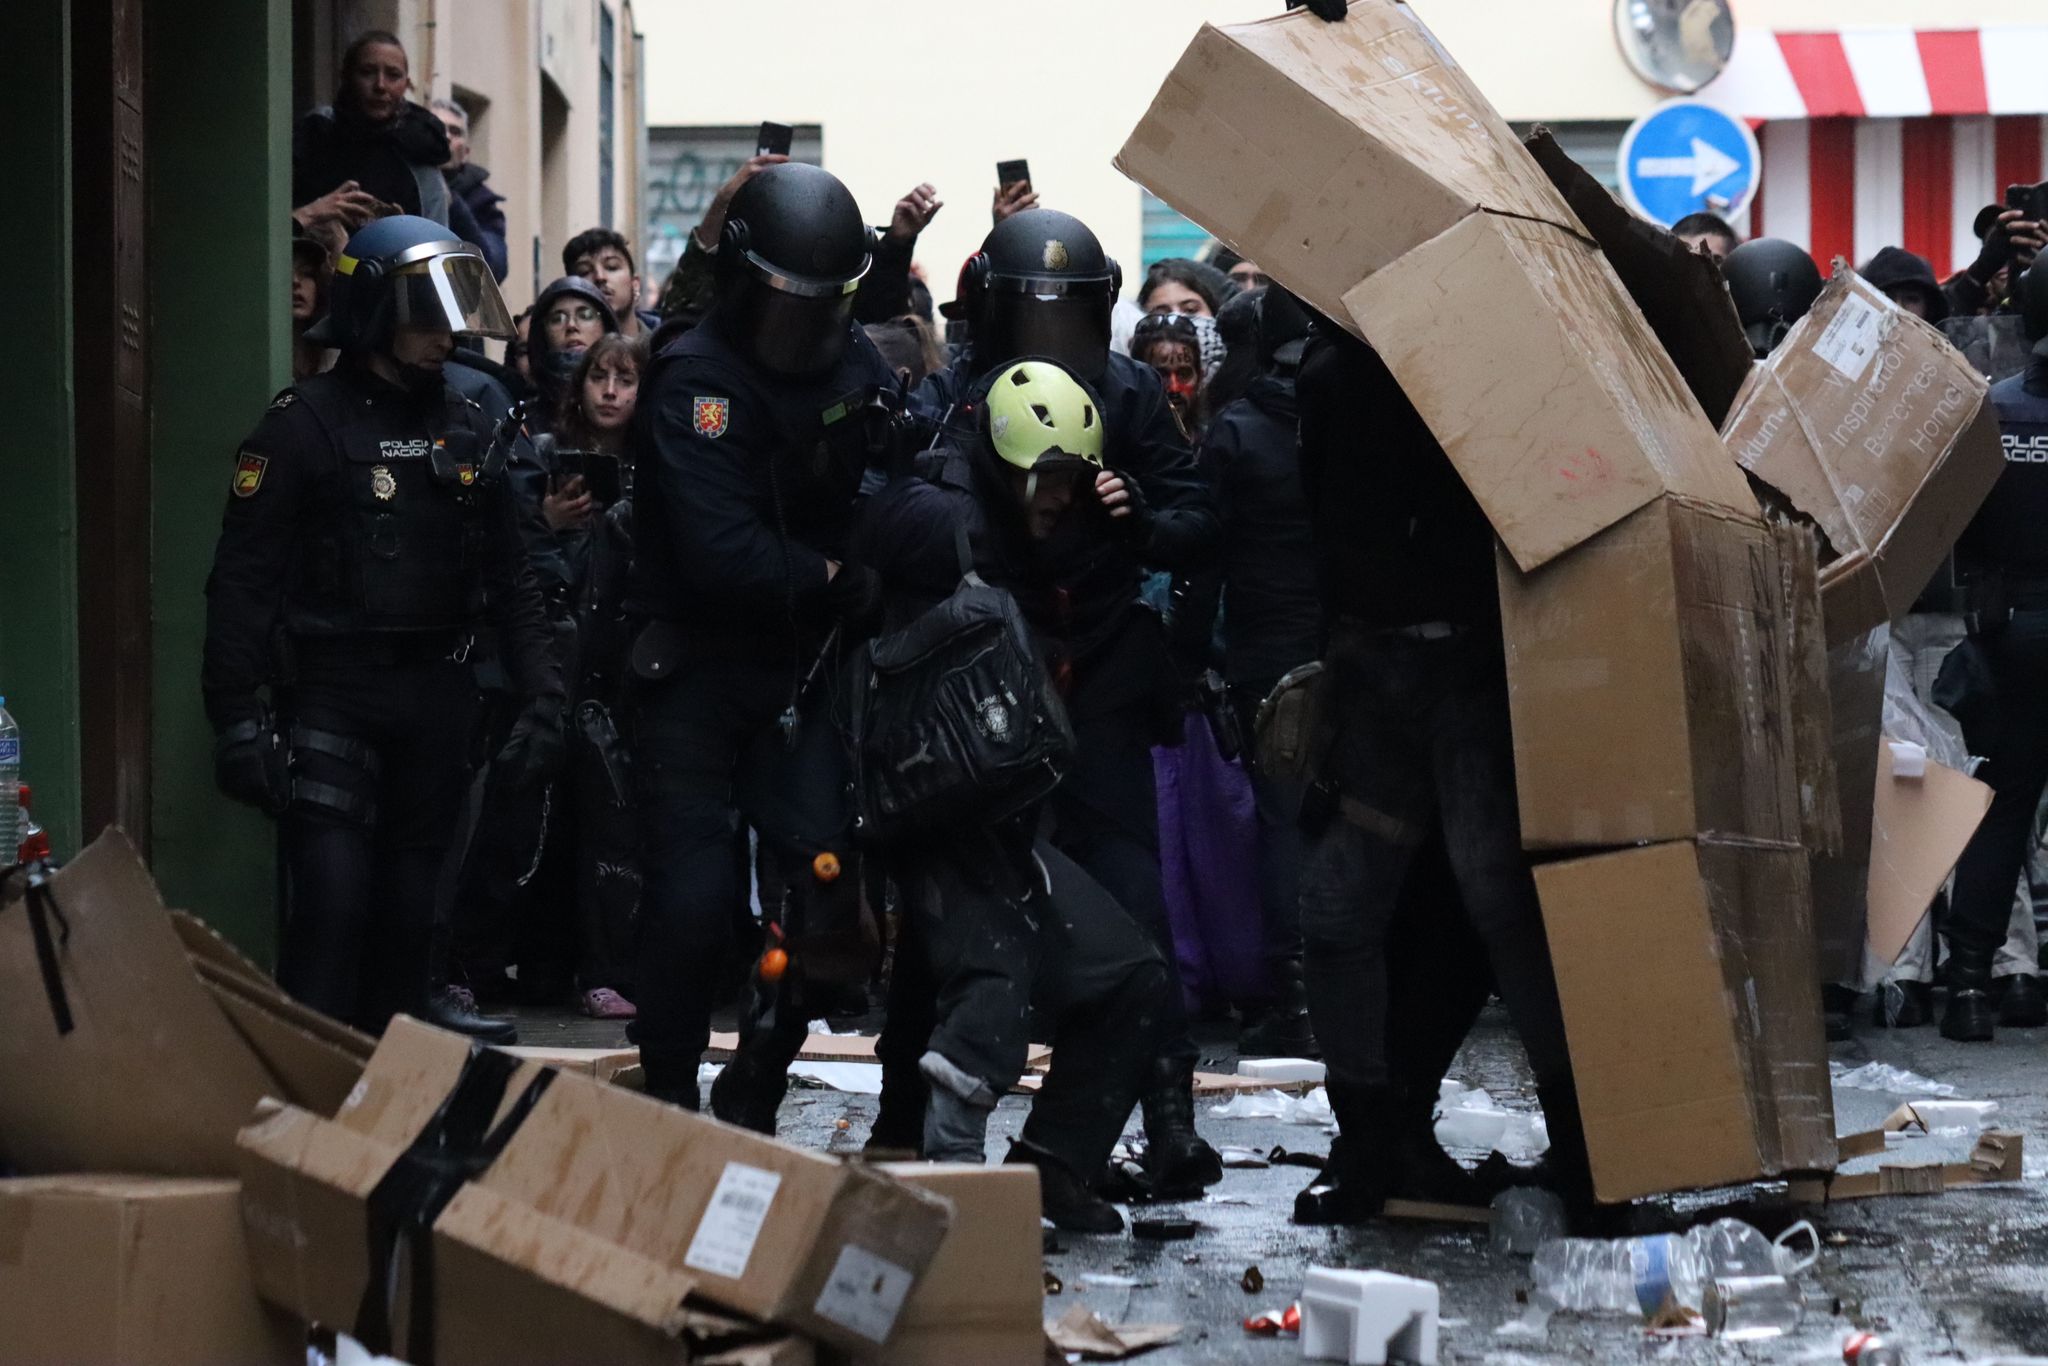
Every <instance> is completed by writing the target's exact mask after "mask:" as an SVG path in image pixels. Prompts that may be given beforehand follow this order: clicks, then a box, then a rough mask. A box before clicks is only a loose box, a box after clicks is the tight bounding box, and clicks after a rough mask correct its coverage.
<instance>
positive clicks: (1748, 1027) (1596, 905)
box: [1536, 840, 1835, 1201]
mask: <svg viewBox="0 0 2048 1366" xmlns="http://www.w3.org/2000/svg"><path fill="white" fill-rule="evenodd" d="M1536 890H1537V894H1538V896H1539V897H1540V898H1541V900H1542V903H1543V923H1544V927H1545V929H1546V930H1547V932H1548V934H1549V938H1550V950H1551V957H1552V959H1553V961H1554V962H1555V963H1556V965H1557V986H1558V995H1559V997H1560V998H1561V1000H1562V1003H1563V1006H1564V1020H1565V1032H1566V1037H1567V1040H1568V1042H1569V1043H1570V1046H1571V1053H1572V1067H1573V1071H1574V1075H1575V1076H1576V1078H1577V1082H1578V1091H1579V1111H1580V1114H1581V1116H1582V1117H1583V1119H1584V1121H1585V1126H1586V1142H1587V1145H1588V1147H1589V1148H1590V1149H1591V1152H1592V1158H1593V1183H1594V1187H1595V1190H1596V1191H1597V1193H1598V1195H1599V1197H1600V1198H1601V1199H1602V1200H1609V1201H1615V1200H1628V1199H1634V1198H1636V1197H1639V1196H1645V1195H1655V1194H1659V1193H1662V1192H1668V1191H1677V1190H1685V1189H1689V1188H1693V1187H1699V1186H1717V1185H1725V1184H1729V1183H1732V1182H1740V1181H1750V1180H1755V1179H1759V1178H1766V1177H1775V1176H1779V1175H1781V1174H1784V1173H1787V1172H1805V1171H1828V1170H1832V1169H1833V1167H1834V1164H1835V1124H1834V1099H1833V1091H1832V1089H1831V1086H1830V1084H1829V1081H1828V1055H1827V1041H1826V1039H1825V1038H1824V1036H1823V1032H1822V1029H1821V1015H1820V987H1819V979H1818V977H1817V976H1816V974H1815V971H1814V960H1813V928H1812V923H1811V920H1810V918H1809V912H1808V900H1807V885H1806V855H1805V852H1804V851H1803V850H1801V849H1800V848H1798V846H1796V845H1790V844H1781V845H1773V844H1767V843H1761V842H1753V843H1737V842H1730V841H1721V840H1697V841H1690V840H1688V841H1678V842H1675V843H1670V844H1654V845H1648V846H1645V847H1643V848H1640V849H1629V850H1623V851H1621V852H1618V853H1609V854H1598V855H1594V856H1593V857H1590V858H1583V859H1573V860H1568V861H1566V862H1561V863H1552V864H1547V865H1544V866H1541V867H1539V868H1538V869H1537V870H1536Z"/></svg>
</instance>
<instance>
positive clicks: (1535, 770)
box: [1500, 497, 1804, 849]
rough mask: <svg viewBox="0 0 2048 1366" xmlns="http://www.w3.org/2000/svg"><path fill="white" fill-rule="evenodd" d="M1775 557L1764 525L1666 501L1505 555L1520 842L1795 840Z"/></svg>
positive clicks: (1785, 647)
mask: <svg viewBox="0 0 2048 1366" xmlns="http://www.w3.org/2000/svg"><path fill="white" fill-rule="evenodd" d="M1782 569H1783V565H1782V563H1781V559H1780V554H1779V546H1778V543H1777V540H1776V538H1775V537H1774V536H1773V535H1772V533H1771V532H1770V530H1769V529H1768V528H1766V527H1765V526H1764V525H1763V523H1761V522H1759V521H1757V520H1755V519H1753V518H1747V517H1742V516H1738V515H1735V514H1732V513H1728V512H1725V511H1723V510H1721V509H1718V508H1713V507H1707V506H1702V505H1699V504H1694V503H1689V502H1686V501H1684V500H1681V499H1677V498H1669V497H1667V498H1660V499H1658V500H1657V501H1656V502H1654V503H1651V504H1650V505H1649V506H1648V507H1645V508H1643V509H1641V510H1640V511H1638V512H1635V513H1632V514H1631V515H1630V516H1629V517H1627V518H1626V519H1624V520H1623V521H1622V522H1621V523H1620V524H1619V525H1617V526H1614V527H1612V528H1610V529H1608V530H1606V531H1603V532H1601V533H1600V534H1599V535H1598V536H1595V537H1594V538H1593V539H1592V540H1590V541H1588V542H1586V543H1585V544H1584V545H1582V546H1579V547H1577V548H1575V549H1574V550H1572V551H1571V552H1570V553H1569V554H1566V555H1564V556H1563V557H1561V558H1560V559H1558V560H1556V561H1554V562H1552V563H1551V564H1548V565H1545V566H1544V567H1543V568H1541V569H1539V570H1537V571H1535V572H1534V573H1531V574H1523V573H1519V572H1517V571H1516V569H1515V568H1514V566H1513V565H1512V564H1509V563H1507V562H1506V559H1505V557H1503V559H1502V563H1501V566H1500V589H1501V593H1500V598H1501V631H1502V636H1503V639H1504V640H1505V642H1506V647H1507V674H1508V706H1509V712H1510V715H1511V718H1512V722H1513V728H1514V747H1515V782H1516V787H1517V793H1518V796H1519V799H1520V806H1521V814H1522V841H1523V843H1524V845H1526V846H1527V847H1529V848H1531V849H1573V848H1592V847H1600V846H1612V845H1623V844H1639V843H1646V842H1653V841H1660V840H1672V839H1688V838H1691V837H1692V836H1694V835H1703V834H1716V833H1718V834H1725V835H1739V836H1745V837H1749V838H1754V839H1764V840H1775V841H1783V842H1787V843H1792V842H1796V841H1798V840H1799V839H1800V837H1801V833H1802V828H1803V825H1804V815H1803V811H1802V803H1801V799H1800V793H1799V787H1798V780H1797V772H1796V770H1797V767H1798V765H1797V763H1796V762H1795V756H1794V752H1793V746H1794V734H1793V721H1792V718H1793V710H1794V708H1793V701H1794V697H1793V692H1792V684H1793V676H1794V675H1793V670H1792V668H1791V658H1790V649H1791V644H1790V642H1789V641H1788V639H1787V636H1788V634H1789V632H1790V629H1791V618H1790V616H1789V614H1788V612H1787V605H1786V603H1785V601H1784V588H1785V580H1784V577H1783V574H1782V572H1781V571H1782Z"/></svg>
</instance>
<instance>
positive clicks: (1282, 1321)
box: [1244, 1304, 1301, 1338]
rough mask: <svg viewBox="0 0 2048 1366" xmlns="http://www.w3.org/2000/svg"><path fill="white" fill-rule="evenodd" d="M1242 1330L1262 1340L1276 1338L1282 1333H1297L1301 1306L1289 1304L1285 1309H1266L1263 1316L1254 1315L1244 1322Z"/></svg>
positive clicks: (1299, 1327) (1299, 1329) (1299, 1328)
mask: <svg viewBox="0 0 2048 1366" xmlns="http://www.w3.org/2000/svg"><path fill="white" fill-rule="evenodd" d="M1244 1330H1245V1332H1247V1333H1250V1334H1252V1335H1254V1336H1256V1337H1262V1338H1277V1337H1279V1336H1281V1335H1282V1334H1283V1333H1299V1332H1300V1331H1301V1306H1300V1305H1299V1304H1290V1305H1288V1306H1287V1307H1286V1308H1285V1309H1268V1310H1267V1311H1266V1312H1265V1313H1263V1314H1254V1315H1252V1316H1251V1317H1250V1318H1248V1319H1246V1320H1245V1321H1244Z"/></svg>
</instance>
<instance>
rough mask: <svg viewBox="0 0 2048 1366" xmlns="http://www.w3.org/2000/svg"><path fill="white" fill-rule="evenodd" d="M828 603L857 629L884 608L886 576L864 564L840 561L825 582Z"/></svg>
mask: <svg viewBox="0 0 2048 1366" xmlns="http://www.w3.org/2000/svg"><path fill="white" fill-rule="evenodd" d="M825 605H826V606H827V607H828V608H830V609H831V611H832V614H833V615H834V616H836V617H838V618H839V619H840V620H841V621H843V622H845V623H846V625H847V627H848V629H849V630H852V629H857V628H858V627H859V626H860V625H861V624H862V623H864V622H867V621H871V620H873V619H874V618H875V616H876V615H878V614H879V613H880V612H881V610H882V576H881V575H880V574H877V573H876V572H875V571H874V570H872V569H870V568H868V567H867V566H866V565H864V564H842V565H840V566H839V572H838V573H837V574H834V575H833V576H832V581H831V582H830V583H828V584H826V585H825Z"/></svg>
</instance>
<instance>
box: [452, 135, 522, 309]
mask: <svg viewBox="0 0 2048 1366" xmlns="http://www.w3.org/2000/svg"><path fill="white" fill-rule="evenodd" d="M490 178H491V173H490V172H489V171H487V170H485V169H484V168H483V167H481V166H479V165H477V163H475V162H474V161H467V162H464V163H463V164H462V165H461V166H459V167H457V168H456V169H455V170H453V171H450V172H448V190H449V193H451V194H453V195H454V196H455V198H456V199H457V200H458V201H460V202H461V203H462V204H464V205H466V206H467V207H468V209H469V215H470V218H471V219H472V220H473V221H474V222H475V224H476V229H477V238H475V239H471V240H475V241H476V245H477V246H478V248H480V249H481V250H482V251H483V254H484V260H486V261H488V262H490V263H491V274H493V275H495V276H497V277H498V282H499V283H500V284H502V283H504V280H505V274H506V271H507V270H508V269H509V266H510V260H511V258H510V257H509V256H508V255H507V254H506V250H505V211H504V210H503V209H501V208H499V207H498V206H499V205H500V204H503V203H504V202H505V196H503V195H501V194H499V193H498V192H497V191H496V190H494V189H492V188H491V186H490Z"/></svg>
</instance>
